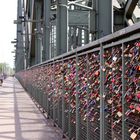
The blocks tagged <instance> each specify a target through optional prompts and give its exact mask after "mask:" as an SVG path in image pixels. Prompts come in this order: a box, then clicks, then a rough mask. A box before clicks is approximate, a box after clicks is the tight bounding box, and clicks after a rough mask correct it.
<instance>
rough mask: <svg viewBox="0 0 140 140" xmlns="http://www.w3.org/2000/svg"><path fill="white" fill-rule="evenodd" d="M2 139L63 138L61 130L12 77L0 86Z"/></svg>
mask: <svg viewBox="0 0 140 140" xmlns="http://www.w3.org/2000/svg"><path fill="white" fill-rule="evenodd" d="M0 140H62V134H61V133H60V130H59V129H58V128H57V127H54V126H53V123H52V121H51V120H48V119H45V118H44V116H43V115H42V114H41V112H40V111H39V110H38V108H37V107H36V105H35V104H34V102H33V101H32V100H31V98H30V97H29V95H28V94H27V93H26V92H25V91H24V89H23V88H22V86H21V85H20V83H19V82H18V81H17V80H16V79H14V78H12V77H10V78H7V79H6V80H5V81H4V83H3V85H2V86H0Z"/></svg>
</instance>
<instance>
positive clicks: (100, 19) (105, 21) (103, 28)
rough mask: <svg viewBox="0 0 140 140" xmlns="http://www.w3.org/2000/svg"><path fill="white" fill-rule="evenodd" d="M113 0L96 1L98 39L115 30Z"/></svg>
mask: <svg viewBox="0 0 140 140" xmlns="http://www.w3.org/2000/svg"><path fill="white" fill-rule="evenodd" d="M112 6H113V5H112V0H106V1H104V0H97V1H96V11H97V13H98V14H96V15H97V17H96V22H97V23H96V29H97V39H99V38H101V37H103V36H105V35H108V34H111V33H112V32H113V26H112V25H113V23H112V21H113V20H112V18H113V14H112V13H113V8H112Z"/></svg>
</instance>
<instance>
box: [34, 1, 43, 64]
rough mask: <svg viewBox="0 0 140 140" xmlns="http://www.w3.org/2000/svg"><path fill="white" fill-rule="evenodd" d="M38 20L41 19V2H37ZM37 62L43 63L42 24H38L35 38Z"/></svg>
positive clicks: (36, 12)
mask: <svg viewBox="0 0 140 140" xmlns="http://www.w3.org/2000/svg"><path fill="white" fill-rule="evenodd" d="M35 7H36V8H35V14H36V20H40V19H41V2H39V1H36V2H35ZM35 39H36V40H35V61H36V64H38V63H41V62H42V35H41V22H37V23H36V36H35Z"/></svg>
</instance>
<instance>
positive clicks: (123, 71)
mask: <svg viewBox="0 0 140 140" xmlns="http://www.w3.org/2000/svg"><path fill="white" fill-rule="evenodd" d="M124 77H125V60H124V44H123V43H122V140H125V96H124V95H125V79H124Z"/></svg>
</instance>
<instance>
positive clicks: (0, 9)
mask: <svg viewBox="0 0 140 140" xmlns="http://www.w3.org/2000/svg"><path fill="white" fill-rule="evenodd" d="M16 19H17V0H3V1H1V4H0V63H1V62H5V63H7V64H9V65H10V66H11V67H13V66H14V54H13V53H11V52H12V51H13V50H14V44H11V41H13V40H14V38H16V24H14V23H13V21H14V20H16Z"/></svg>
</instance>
